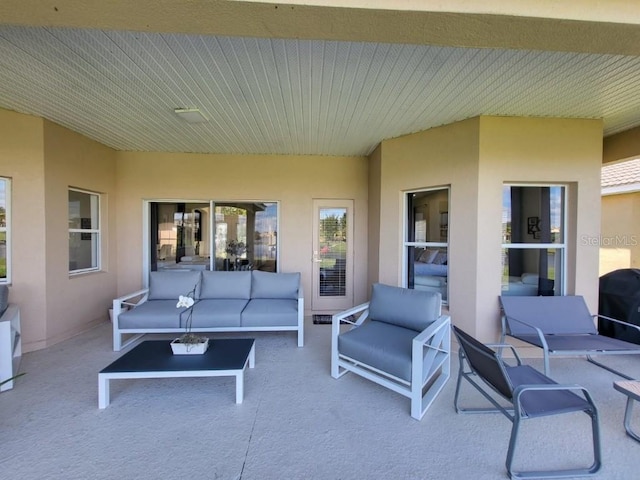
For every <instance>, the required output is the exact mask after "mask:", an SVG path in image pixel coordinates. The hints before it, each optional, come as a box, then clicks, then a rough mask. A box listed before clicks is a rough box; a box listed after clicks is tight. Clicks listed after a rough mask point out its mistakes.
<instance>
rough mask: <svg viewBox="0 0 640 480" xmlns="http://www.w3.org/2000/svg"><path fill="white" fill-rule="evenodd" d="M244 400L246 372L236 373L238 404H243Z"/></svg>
mask: <svg viewBox="0 0 640 480" xmlns="http://www.w3.org/2000/svg"><path fill="white" fill-rule="evenodd" d="M243 399H244V370H242V371H240V373H236V403H242V400H243Z"/></svg>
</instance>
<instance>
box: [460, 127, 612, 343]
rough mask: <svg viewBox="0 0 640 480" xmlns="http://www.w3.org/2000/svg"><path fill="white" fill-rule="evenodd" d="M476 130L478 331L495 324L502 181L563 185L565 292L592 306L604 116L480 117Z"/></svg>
mask: <svg viewBox="0 0 640 480" xmlns="http://www.w3.org/2000/svg"><path fill="white" fill-rule="evenodd" d="M480 132H481V133H480V141H481V146H480V175H479V179H480V180H479V184H480V191H479V193H478V217H479V224H480V228H479V229H478V239H479V242H480V246H479V251H480V252H482V255H480V256H479V257H478V258H479V262H478V265H477V268H478V270H477V272H478V278H477V280H478V281H477V282H476V284H477V285H478V291H477V297H476V301H477V305H476V312H477V322H478V332H477V334H478V336H480V337H482V338H485V339H490V338H492V337H495V335H496V332H497V328H498V325H499V314H498V299H497V296H498V295H499V294H500V242H501V239H500V232H501V229H500V225H501V219H502V216H501V214H502V186H503V184H504V183H511V182H514V183H560V184H565V185H567V186H568V199H567V205H566V207H567V220H566V222H567V223H566V233H567V268H566V272H565V277H566V289H565V294H568V295H571V294H578V295H583V296H584V297H585V300H586V301H587V304H588V305H589V307H590V309H591V310H592V311H594V312H595V311H597V307H598V275H597V273H598V248H597V247H594V246H592V245H590V244H589V240H590V239H593V238H597V237H598V235H599V232H600V168H601V165H602V124H601V122H600V121H599V120H573V119H571V120H569V119H550V118H549V119H546V118H545V119H542V118H509V117H481V123H480ZM452 296H453V294H452Z"/></svg>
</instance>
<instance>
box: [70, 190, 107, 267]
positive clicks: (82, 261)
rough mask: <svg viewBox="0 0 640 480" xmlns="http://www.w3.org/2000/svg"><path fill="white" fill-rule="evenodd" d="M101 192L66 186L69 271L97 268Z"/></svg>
mask: <svg viewBox="0 0 640 480" xmlns="http://www.w3.org/2000/svg"><path fill="white" fill-rule="evenodd" d="M99 212H100V195H98V194H96V193H91V192H86V191H83V190H76V189H69V273H84V272H91V271H95V270H99V269H100V213H99Z"/></svg>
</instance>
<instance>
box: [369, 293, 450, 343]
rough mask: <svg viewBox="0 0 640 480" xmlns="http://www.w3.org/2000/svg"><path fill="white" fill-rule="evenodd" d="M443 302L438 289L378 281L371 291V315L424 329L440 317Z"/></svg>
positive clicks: (376, 318)
mask: <svg viewBox="0 0 640 480" xmlns="http://www.w3.org/2000/svg"><path fill="white" fill-rule="evenodd" d="M441 305H442V296H441V295H440V293H439V292H429V291H423V290H412V289H408V288H400V287H392V286H390V285H384V284H382V283H376V284H374V285H373V288H372V292H371V301H370V303H369V317H370V318H371V319H372V320H378V321H379V322H385V323H390V324H392V325H397V326H399V327H404V328H410V329H412V330H416V331H418V332H421V331H422V330H424V329H425V328H427V327H428V326H429V325H430V324H431V323H432V322H434V321H435V320H437V319H438V317H440V315H441Z"/></svg>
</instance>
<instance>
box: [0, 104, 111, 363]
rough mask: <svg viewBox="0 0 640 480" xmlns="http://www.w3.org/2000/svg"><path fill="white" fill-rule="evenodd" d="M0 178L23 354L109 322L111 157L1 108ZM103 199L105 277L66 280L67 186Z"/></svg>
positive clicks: (34, 119) (78, 139)
mask: <svg viewBox="0 0 640 480" xmlns="http://www.w3.org/2000/svg"><path fill="white" fill-rule="evenodd" d="M0 132H2V135H1V136H0V175H2V176H7V177H10V178H11V180H12V188H11V225H10V231H11V253H10V256H11V264H12V278H11V280H12V281H11V285H10V291H9V292H10V293H9V299H10V301H11V302H14V303H17V304H18V305H19V306H20V312H21V321H22V342H23V349H24V351H27V352H28V351H31V350H35V349H38V348H42V347H46V346H48V345H52V344H54V343H56V342H59V341H61V340H64V339H66V338H69V337H71V336H73V335H76V334H77V333H80V332H82V331H83V330H86V329H88V328H90V327H92V326H93V325H95V324H96V323H98V322H101V321H104V320H106V318H107V309H108V307H109V303H110V300H111V299H112V298H113V296H114V295H115V291H116V276H115V272H113V271H112V270H113V265H112V262H114V261H115V248H114V235H115V229H113V228H110V227H112V226H113V225H115V222H114V218H115V210H113V209H109V198H110V195H112V194H113V193H114V190H115V158H114V152H113V150H111V149H109V148H107V147H105V146H103V145H101V144H99V143H97V142H94V141H92V140H89V139H88V138H86V137H83V136H82V135H79V134H77V133H74V132H72V131H70V130H68V129H66V128H63V127H61V126H59V125H56V124H54V123H51V122H49V121H46V120H43V119H41V118H37V117H32V116H29V115H22V114H18V113H15V112H10V111H7V110H1V109H0ZM69 186H75V187H81V188H85V189H88V190H92V191H95V192H99V193H103V194H105V195H104V196H103V207H104V209H103V213H105V214H106V217H105V218H103V221H102V228H103V238H104V241H103V244H102V246H103V251H102V253H103V269H104V270H105V271H104V272H101V273H95V274H87V275H81V276H78V277H69V263H68V251H69V243H68V222H67V216H68V187H69Z"/></svg>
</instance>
